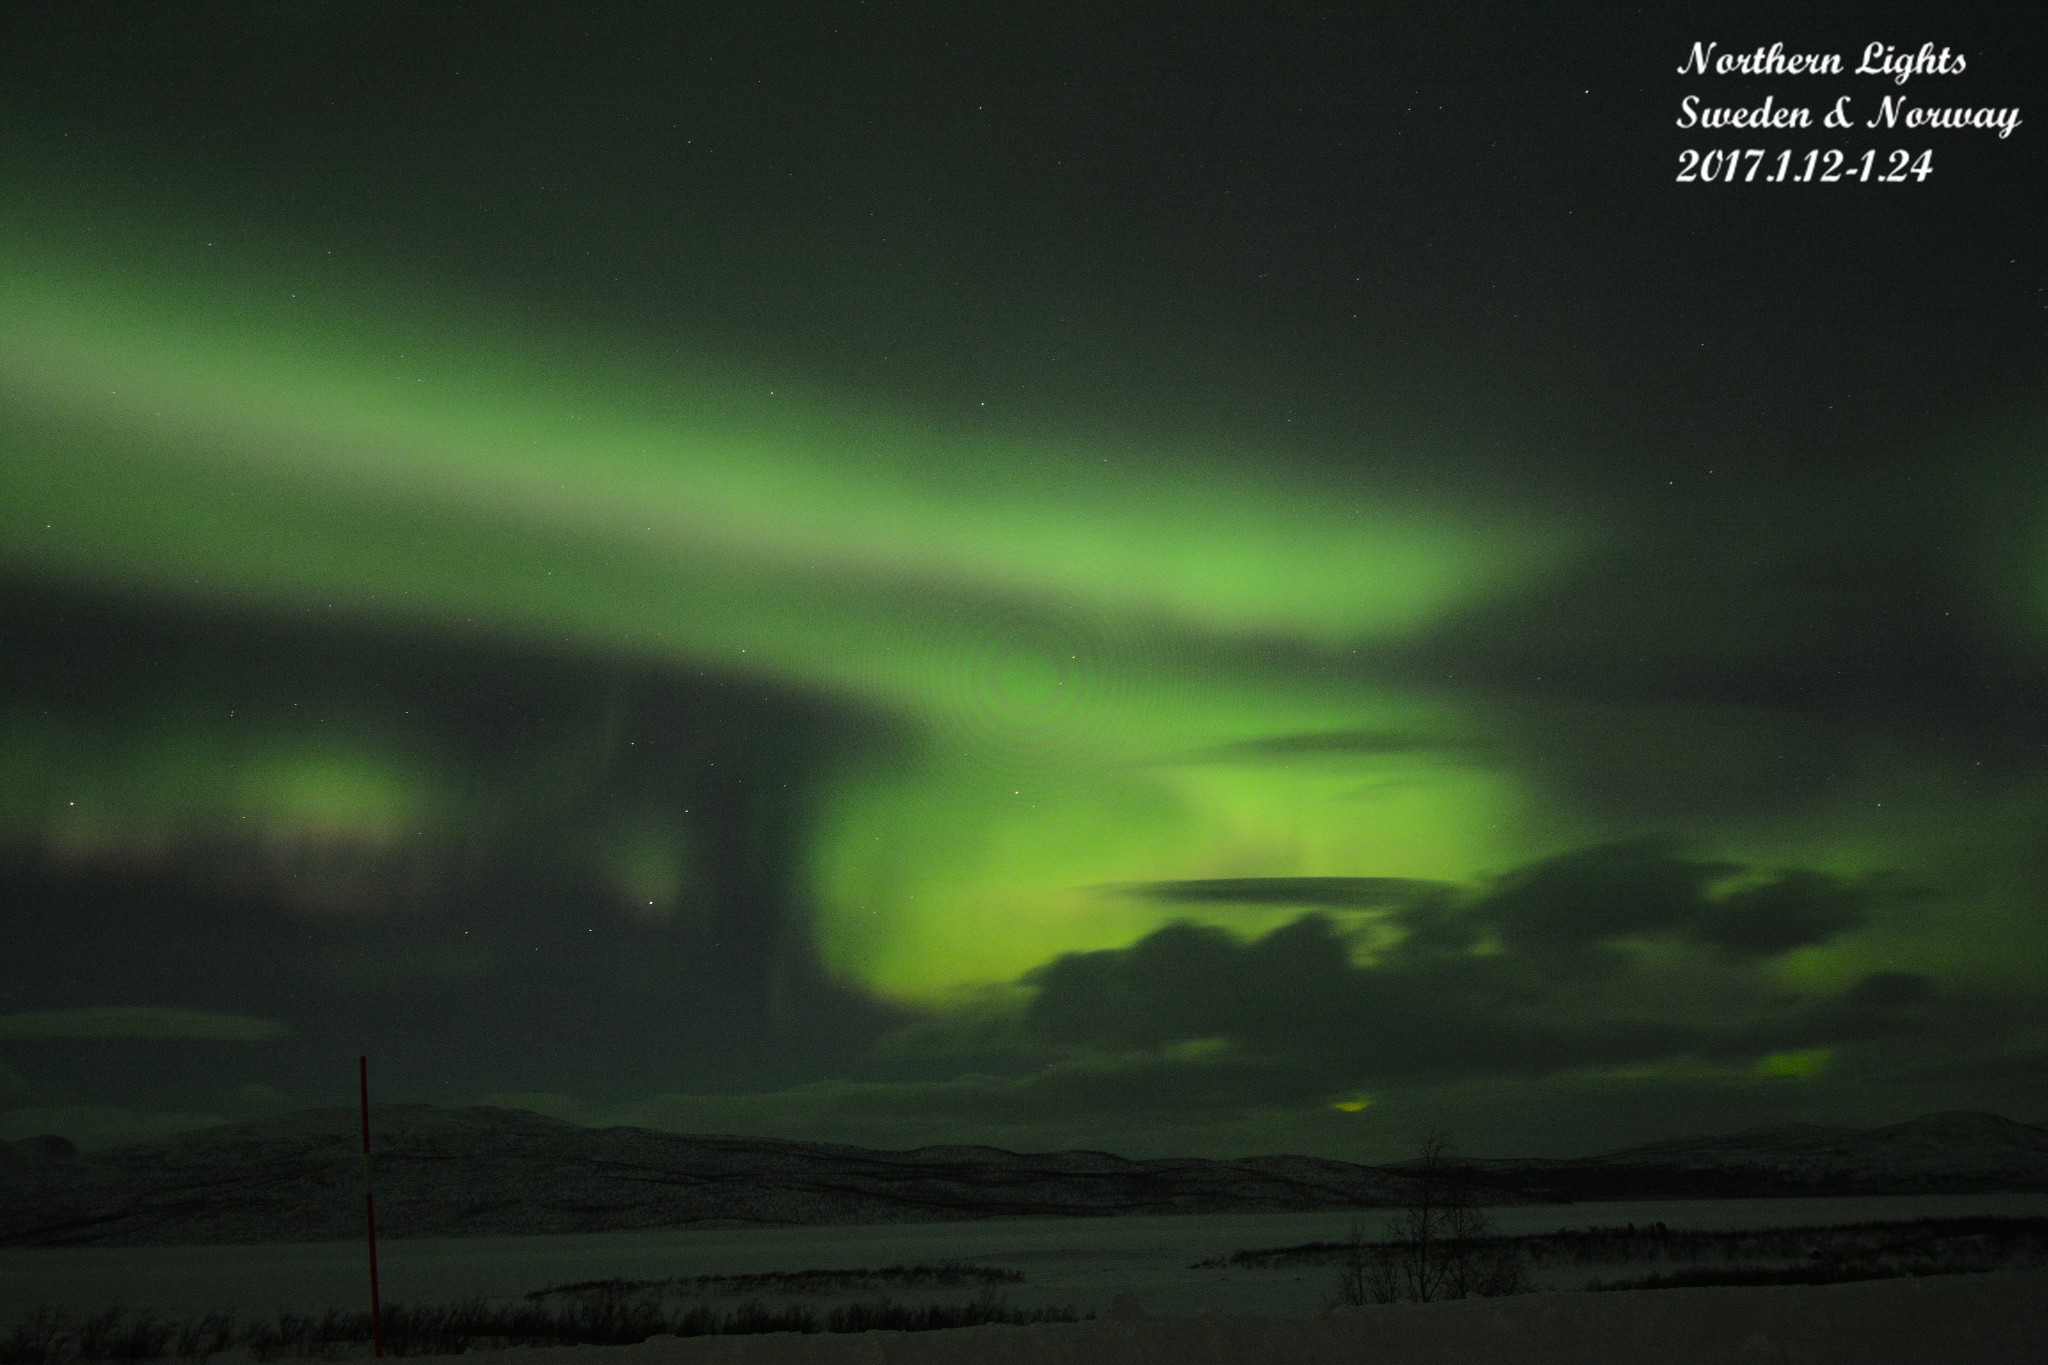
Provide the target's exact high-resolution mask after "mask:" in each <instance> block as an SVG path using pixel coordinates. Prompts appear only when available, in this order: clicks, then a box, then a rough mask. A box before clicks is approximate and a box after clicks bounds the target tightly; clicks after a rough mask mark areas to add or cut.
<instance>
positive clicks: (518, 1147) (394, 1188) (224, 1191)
mask: <svg viewBox="0 0 2048 1365" xmlns="http://www.w3.org/2000/svg"><path fill="white" fill-rule="evenodd" d="M357 1123H358V1118H357V1115H356V1113H355V1111H353V1110H346V1109H329V1110H309V1111H305V1112H302V1113H297V1114H288V1115H284V1116H282V1117H280V1118H275V1119H264V1120H259V1121H256V1122H250V1123H238V1124H231V1125H228V1126H226V1127H221V1128H212V1129H206V1130H203V1131H200V1132H194V1133H187V1134H184V1135H182V1136H179V1137H176V1138H172V1139H169V1140H167V1141H162V1142H154V1143H148V1144H144V1145H139V1146H134V1147H126V1148H116V1149H113V1150H109V1151H105V1152H98V1153H92V1154H88V1155H85V1156H82V1157H75V1158H72V1159H69V1160H66V1161H64V1162H61V1163H57V1164H49V1163H45V1164H42V1165H38V1166H28V1165H26V1164H24V1166H23V1168H22V1169H19V1170H13V1171H9V1172H6V1173H4V1174H0V1245H5V1246H71V1245H87V1244H95V1243H98V1244H130V1245H134V1244H152V1243H188V1242H208V1243H219V1242H264V1241H321V1240H327V1239H332V1238H345V1237H354V1236H359V1235H360V1234H361V1230H362V1216H363V1215H362V1154H361V1147H360V1137H359V1130H358V1127H357ZM372 1124H373V1141H374V1145H375V1159H376V1164H375V1179H376V1192H377V1224H378V1228H379V1231H380V1232H384V1233H386V1234H387V1235H389V1236H393V1237H475V1236H488V1235H497V1234H520V1233H555V1232H598V1231H614V1230H621V1229H630V1228H651V1227H682V1226H702V1227H730V1226H744V1225H748V1224H791V1223H897V1222H939V1221H946V1220H950V1219H972V1218H990V1217H1001V1216H1006V1215H1013V1216H1040V1217H1043V1216H1061V1215H1077V1216H1078V1215H1105V1214H1162V1213H1226V1212H1228V1213H1244V1212H1277V1211H1286V1210H1305V1209H1325V1208H1358V1207H1372V1206H1382V1205H1386V1204H1389V1203H1393V1202H1398V1201H1399V1199H1400V1198H1401V1197H1402V1196H1403V1193H1404V1191H1405V1190H1406V1188H1407V1185H1408V1181H1407V1180H1406V1178H1404V1177H1402V1176H1399V1175H1393V1174H1389V1173H1387V1172H1384V1171H1380V1170H1377V1169H1375V1168H1373V1167H1370V1166H1358V1165H1353V1164H1350V1163H1347V1162H1342V1161H1326V1160H1321V1159H1317V1158H1312V1157H1266V1158H1258V1159H1254V1160H1248V1161H1207V1160H1196V1159H1188V1160H1171V1159H1169V1160H1153V1161H1132V1160H1128V1159H1126V1158H1123V1157H1118V1156H1111V1155H1108V1154H1107V1153H1102V1152H1052V1153H1045V1154H1041V1155H1019V1154H1017V1153H1014V1152H1005V1151H1001V1150H998V1149H996V1148H990V1147H971V1148H969V1147H931V1148H923V1149H919V1150H914V1151H904V1152H879V1151H870V1150H868V1149H866V1148H861V1147H847V1146H835V1145H830V1144H823V1143H805V1142H781V1141H775V1140H773V1139H767V1138H733V1137H695V1136H684V1135H679V1134H674V1133H657V1132H650V1131H648V1130H646V1129H640V1128H601V1129H599V1128H582V1127H578V1126H576V1125H574V1124H570V1123H564V1122H561V1121H560V1120H557V1119H551V1118H545V1117H542V1116H541V1115H539V1114H531V1113H526V1112H524V1111H521V1110H511V1109H453V1110H449V1109H438V1108H434V1107H432V1106H428V1105H391V1106H383V1107H378V1108H376V1109H374V1110H373V1111H372Z"/></svg>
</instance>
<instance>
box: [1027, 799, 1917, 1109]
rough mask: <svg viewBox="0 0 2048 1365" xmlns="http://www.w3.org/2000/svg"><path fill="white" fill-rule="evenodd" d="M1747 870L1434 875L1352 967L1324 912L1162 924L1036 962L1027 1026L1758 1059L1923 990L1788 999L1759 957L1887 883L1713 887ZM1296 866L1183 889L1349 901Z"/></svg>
mask: <svg viewBox="0 0 2048 1365" xmlns="http://www.w3.org/2000/svg"><path fill="white" fill-rule="evenodd" d="M1745 874H1746V869H1744V868H1743V867H1742V866H1741V865H1739V864H1734V863H1726V862H1718V861H1709V860H1702V859H1696V858H1691V857H1688V856H1686V855H1685V854H1684V853H1683V852H1682V851H1681V850H1680V849H1679V848H1678V847H1677V845H1676V844H1675V843H1673V842H1671V841H1668V840H1655V839H1639V840H1631V841H1626V842H1621V843H1613V844H1603V845H1597V846H1594V847H1591V848H1585V849H1578V850H1574V851H1572V852H1570V853H1566V854H1563V855H1560V856H1558V857H1554V858H1550V859H1545V860H1543V861H1541V862H1538V863H1534V864H1531V865H1530V866H1528V867H1525V868H1521V869H1518V870H1516V871H1515V872H1512V873H1510V874H1508V875H1506V876H1504V877H1502V878H1500V879H1499V880H1498V881H1497V882H1495V883H1494V884H1493V885H1491V886H1489V887H1486V888H1483V889H1480V890H1477V891H1473V892H1469V893H1467V894H1465V895H1464V896H1462V897H1454V896H1452V895H1451V894H1448V893H1447V892H1446V890H1445V888H1442V887H1438V886H1436V885H1434V884H1430V883H1398V884H1396V885H1395V886H1392V887H1385V888H1379V887H1375V888H1374V894H1375V895H1376V896H1378V897H1380V898H1379V899H1378V900H1377V902H1376V904H1377V905H1381V906H1389V907H1391V908H1392V913H1391V915H1390V916H1389V919H1390V921H1391V922H1392V923H1394V924H1395V925H1397V926H1399V927H1400V928H1402V929H1403V930H1405V931H1406V932H1405V937H1403V938H1402V939H1401V940H1400V941H1398V942H1397V943H1395V944H1393V945H1392V946H1391V947H1387V948H1383V949H1378V950H1376V951H1375V952H1374V953H1373V954H1372V955H1371V956H1370V957H1368V958H1367V959H1366V960H1364V961H1354V948H1353V945H1352V942H1351V941H1350V939H1349V938H1348V937H1347V936H1346V935H1345V934H1343V933H1341V932H1340V931H1339V930H1338V928H1337V927H1336V925H1335V924H1334V923H1333V922H1332V921H1331V920H1330V919H1329V918H1328V917H1326V916H1325V915H1323V914H1320V913H1314V914H1308V915H1304V916H1302V917H1301V918H1299V919H1297V920H1294V921H1293V922H1291V923H1289V924H1286V925H1284V926H1282V927H1280V928H1278V929H1275V930H1273V931H1272V932H1270V933H1268V934H1265V935H1263V936H1261V937H1258V938H1254V939H1251V940H1244V939H1240V938H1238V937H1236V936H1234V935H1232V934H1230V933H1228V932H1226V931H1224V930H1222V929H1218V928H1213V927H1205V926H1198V925H1194V924H1188V923H1180V924H1174V925H1169V926H1167V927H1165V928H1163V929H1160V930H1158V931H1157V932H1155V933H1152V934H1150V935H1148V936H1146V937H1145V938H1144V939H1141V940H1140V941H1139V942H1137V943H1136V944H1133V945H1132V946H1131V947H1129V948H1126V949H1118V950H1111V951H1104V952H1093V953H1072V954H1067V955H1064V956H1061V957H1059V958H1057V959H1055V960H1054V961H1052V962H1050V963H1047V964H1046V965H1045V966H1043V967H1041V968H1039V969H1037V970H1036V971H1035V972H1033V973H1031V974H1030V975H1029V976H1027V977H1026V978H1025V981H1026V983H1027V984H1028V985H1029V986H1030V987H1031V988H1032V990H1033V992H1034V993H1033V995H1032V996H1031V998H1030V999H1029V1001H1028V1003H1027V1004H1026V1005H1025V1006H1024V1008H1023V1010H1022V1014H1021V1026H1022V1028H1023V1030H1024V1033H1025V1035H1026V1036H1028V1037H1030V1038H1033V1039H1036V1040H1037V1041H1038V1042H1039V1043H1041V1044H1043V1045H1045V1046H1048V1047H1053V1048H1094V1049H1107V1050H1110V1051H1119V1050H1131V1049H1146V1048H1155V1049H1156V1048H1165V1047H1172V1046H1174V1045H1184V1044H1188V1043H1191V1042H1195V1041H1198V1040H1205V1039H1208V1040H1222V1041H1223V1042H1227V1043H1229V1044H1231V1045H1233V1046H1239V1047H1243V1048H1246V1049H1249V1050H1250V1051H1252V1052H1254V1053H1256V1054H1258V1055H1260V1056H1265V1057H1269V1058H1274V1059H1286V1060H1288V1061H1289V1062H1290V1063H1293V1064H1296V1065H1299V1066H1302V1067H1305V1068H1306V1072H1305V1073H1303V1074H1306V1075H1313V1076H1315V1077H1316V1078H1318V1080H1319V1081H1320V1082H1321V1083H1323V1084H1326V1085H1331V1086H1336V1085H1341V1084H1344V1083H1345V1082H1346V1081H1347V1080H1348V1081H1349V1082H1350V1083H1352V1084H1371V1083H1380V1082H1385V1081H1389V1080H1397V1079H1398V1080H1403V1081H1407V1082H1421V1081H1427V1080H1442V1079H1445V1078H1448V1077H1452V1076H1460V1075H1464V1076H1477V1075H1498V1076H1510V1075H1540V1074H1545V1073H1550V1072H1556V1071H1563V1070H1570V1069H1574V1068H1585V1067H1601V1066H1608V1067H1611V1066H1629V1065H1644V1064H1652V1063H1660V1062H1670V1061H1673V1060H1674V1059H1683V1058H1696V1059H1710V1058H1719V1059H1724V1060H1725V1059H1740V1058H1743V1057H1755V1056H1757V1055H1760V1054H1761V1053H1763V1052H1767V1051H1773V1050H1781V1049H1784V1048H1788V1047H1795V1046H1813V1045H1817V1044H1822V1043H1826V1042H1829V1041H1842V1040H1854V1039H1859V1038H1867V1037H1872V1036H1879V1035H1882V1034H1883V1033H1884V1032H1885V1031H1886V1030H1887V1028H1889V1027H1890V1026H1891V1024H1890V1022H1888V1021H1892V1020H1894V1019H1895V1017H1896V1015H1897V1012H1898V1011H1897V1008H1895V1007H1898V1006H1904V1005H1910V1004H1912V1003H1913V1002H1915V1001H1916V1000H1918V999H1919V998H1921V997H1922V996H1924V993H1925V992H1926V990H1927V989H1928V986H1927V984H1926V983H1925V982H1924V981H1917V980H1912V979H1907V978H1903V977H1896V976H1881V977H1877V978H1870V979H1867V980H1866V981H1864V982H1862V983H1859V984H1858V986H1857V987H1855V988H1854V989H1852V990H1851V991H1850V992H1849V993H1848V995H1847V996H1846V997H1845V998H1844V999H1842V1000H1839V1001H1837V1000H1831V999H1828V998H1826V997H1815V998H1810V999H1807V1000H1804V1001H1798V1002H1793V1003H1790V1004H1787V1003H1785V1002H1784V1001H1783V998H1782V992H1780V991H1777V990H1775V988H1772V987H1770V986H1769V984H1768V982H1767V981H1765V980H1764V979H1763V978H1761V977H1758V976H1756V975H1754V967H1755V964H1757V963H1760V962H1761V961H1763V960H1765V959H1767V958H1768V957H1770V956H1772V955H1774V954H1777V953H1782V952H1785V951H1789V950H1791V949H1793V948H1798V947H1805V946H1809V945H1812V944H1816V943H1821V942H1825V941H1827V940H1829V939H1830V938H1832V937H1833V936H1835V935H1836V934H1838V933H1841V932H1845V931H1847V930H1849V929H1852V928H1855V927H1857V926H1859V925H1861V924H1864V923H1866V922H1867V921H1868V920H1869V918H1870V917H1871V915H1872V914H1873V913H1874V911H1875V908H1876V906H1877V904H1878V900H1879V897H1878V894H1877V892H1876V891H1875V890H1874V889H1873V888H1872V887H1870V886H1868V885H1862V884H1850V883H1845V882H1843V881H1841V880H1840V879H1837V878H1834V877H1831V876H1828V875H1826V874H1823V873H1818V872H1814V871H1810V870H1804V869H1797V870H1791V871H1786V872H1781V873H1778V874H1775V875H1773V876H1771V877H1769V878H1768V879H1766V880H1763V881H1752V882H1749V883H1747V884H1739V885H1738V886H1737V887H1736V889H1734V890H1732V891H1727V892H1720V893H1718V894H1717V888H1719V887H1721V886H1722V885H1723V884H1724V883H1727V882H1730V881H1731V880H1735V879H1737V878H1740V877H1742V876H1744V875H1745ZM1299 880H1301V881H1302V882H1303V883H1304V885H1302V886H1300V887H1298V888H1294V889H1290V881H1289V879H1275V880H1273V881H1272V882H1266V881H1255V882H1251V883H1249V884H1247V885H1246V886H1245V887H1243V888H1240V887H1239V884H1237V883H1230V882H1225V883H1220V884H1213V885H1212V884H1210V883H1196V884H1194V885H1195V886H1196V887H1198V888H1199V890H1198V891H1197V892H1196V893H1195V894H1191V895H1188V894H1184V895H1183V898H1184V899H1186V900H1189V901H1199V902H1206V901H1211V900H1225V901H1228V900H1239V899H1241V900H1246V901H1251V902H1252V903H1258V904H1290V903H1292V904H1302V903H1313V902H1314V897H1315V896H1316V895H1317V894H1319V893H1328V894H1326V899H1327V900H1328V901H1331V902H1337V903H1345V900H1344V898H1345V896H1346V895H1350V894H1352V893H1350V892H1348V891H1344V892H1343V894H1337V893H1338V891H1339V890H1340V889H1341V888H1342V885H1343V884H1342V883H1341V882H1340V883H1339V884H1338V887H1337V888H1324V887H1323V884H1322V883H1323V879H1299ZM1169 890H1175V891H1177V890H1178V887H1177V885H1175V884H1169ZM1246 892H1249V894H1246ZM1356 894H1357V895H1358V896H1359V897H1361V898H1362V897H1363V896H1364V894H1365V893H1364V892H1362V891H1361V892H1358V893H1356ZM1349 903H1357V901H1355V900H1354V901H1351V902H1349ZM1654 941H1661V942H1663V943H1665V944H1667V945H1670V946H1671V947H1673V948H1675V949H1677V950H1678V951H1679V952H1680V953H1681V954H1690V955H1691V956H1690V958H1689V959H1687V958H1684V957H1681V958H1680V961H1681V962H1683V961H1687V960H1689V961H1690V962H1691V966H1690V967H1688V968H1685V970H1686V971H1687V972H1688V973H1690V975H1691V976H1692V977H1695V978H1697V979H1698V981H1700V982H1702V983H1719V984H1718V985H1712V986H1711V989H1707V988H1705V987H1703V988H1702V989H1707V993H1706V994H1702V995H1699V996H1697V997H1696V998H1694V999H1692V1000H1690V1001H1688V1002H1684V1003H1681V1002H1678V1001H1676V1000H1674V999H1673V998H1672V996H1673V989H1672V983H1671V981H1670V980H1669V979H1668V977H1660V976H1658V975H1656V972H1657V971H1659V970H1665V971H1668V970H1669V968H1668V965H1667V966H1664V967H1658V966H1656V965H1655V964H1653V962H1652V960H1651V959H1650V958H1648V957H1645V956H1644V955H1643V954H1642V953H1641V952H1639V951H1638V950H1637V949H1635V948H1632V947H1631V946H1630V945H1632V944H1644V943H1648V942H1654ZM1489 945H1490V946H1489ZM1730 1011H1739V1012H1738V1013H1734V1014H1731V1013H1730Z"/></svg>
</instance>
